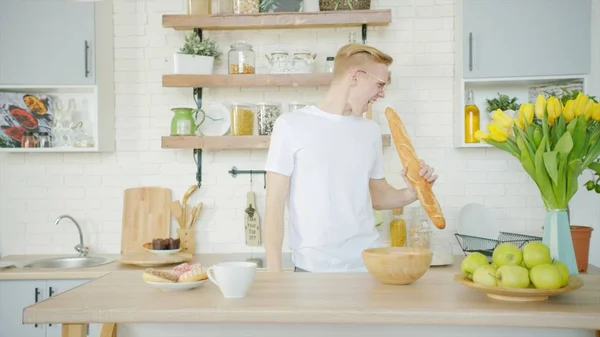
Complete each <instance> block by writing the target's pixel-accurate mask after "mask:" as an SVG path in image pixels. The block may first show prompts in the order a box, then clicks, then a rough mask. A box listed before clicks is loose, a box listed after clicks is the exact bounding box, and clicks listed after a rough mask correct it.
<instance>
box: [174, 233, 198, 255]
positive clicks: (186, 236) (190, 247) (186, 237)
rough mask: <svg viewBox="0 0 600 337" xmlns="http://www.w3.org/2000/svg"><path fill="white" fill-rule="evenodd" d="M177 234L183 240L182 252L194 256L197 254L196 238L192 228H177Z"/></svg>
mask: <svg viewBox="0 0 600 337" xmlns="http://www.w3.org/2000/svg"><path fill="white" fill-rule="evenodd" d="M177 234H179V239H180V240H181V243H180V245H181V251H182V252H185V253H190V254H194V253H195V252H196V237H195V235H194V230H193V229H191V228H177Z"/></svg>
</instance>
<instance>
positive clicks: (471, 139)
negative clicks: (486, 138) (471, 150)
mask: <svg viewBox="0 0 600 337" xmlns="http://www.w3.org/2000/svg"><path fill="white" fill-rule="evenodd" d="M464 118H465V143H479V141H478V140H477V138H475V132H477V130H479V108H478V107H477V105H476V104H475V97H474V95H473V90H469V94H468V97H467V103H466V104H465V117H464Z"/></svg>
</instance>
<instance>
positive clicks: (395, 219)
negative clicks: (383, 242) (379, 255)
mask: <svg viewBox="0 0 600 337" xmlns="http://www.w3.org/2000/svg"><path fill="white" fill-rule="evenodd" d="M403 211H404V209H403V208H402V207H400V208H396V209H394V210H392V220H391V221H390V245H391V246H392V247H404V246H406V220H405V219H404V217H403V216H402V213H403Z"/></svg>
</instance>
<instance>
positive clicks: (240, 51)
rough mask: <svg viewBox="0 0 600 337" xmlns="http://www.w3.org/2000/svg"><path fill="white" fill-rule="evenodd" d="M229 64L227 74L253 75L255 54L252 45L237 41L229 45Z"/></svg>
mask: <svg viewBox="0 0 600 337" xmlns="http://www.w3.org/2000/svg"><path fill="white" fill-rule="evenodd" d="M227 57H228V61H229V62H228V63H229V74H254V73H256V70H255V68H254V63H255V57H256V56H255V54H254V50H253V49H252V45H251V44H249V43H247V42H244V41H238V42H236V43H234V44H232V45H231V49H229V53H228V54H227Z"/></svg>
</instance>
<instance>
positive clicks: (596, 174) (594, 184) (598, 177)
mask: <svg viewBox="0 0 600 337" xmlns="http://www.w3.org/2000/svg"><path fill="white" fill-rule="evenodd" d="M588 168H589V170H590V172H591V173H592V179H590V180H588V181H587V182H586V183H585V184H583V186H585V189H586V190H588V191H595V192H596V193H598V194H600V161H597V162H595V163H592V164H590V166H589V167H588Z"/></svg>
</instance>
